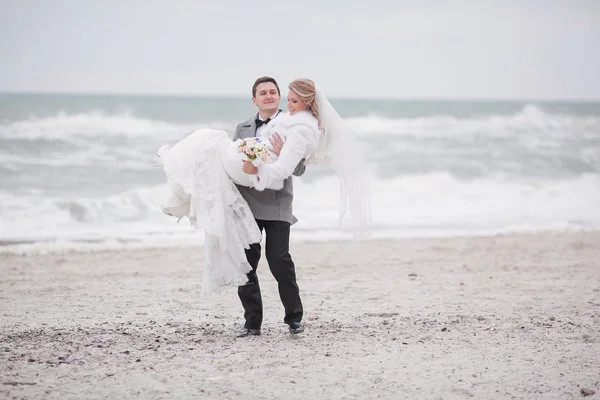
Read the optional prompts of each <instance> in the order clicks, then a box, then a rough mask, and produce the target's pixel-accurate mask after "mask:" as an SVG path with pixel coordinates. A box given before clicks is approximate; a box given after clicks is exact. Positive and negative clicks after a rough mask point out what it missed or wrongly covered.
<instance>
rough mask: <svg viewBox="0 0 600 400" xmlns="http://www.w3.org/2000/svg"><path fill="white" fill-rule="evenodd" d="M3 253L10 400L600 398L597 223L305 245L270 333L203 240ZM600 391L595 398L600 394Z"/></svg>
mask: <svg viewBox="0 0 600 400" xmlns="http://www.w3.org/2000/svg"><path fill="white" fill-rule="evenodd" d="M6 249H7V247H5V248H4V250H3V251H2V252H0V264H1V275H2V279H1V281H0V304H1V306H0V307H1V310H0V326H1V327H2V329H1V332H0V382H1V385H0V397H2V398H7V399H21V398H23V399H25V398H27V399H32V398H44V399H95V398H99V399H175V398H176V399H191V398H219V399H234V398H244V399H282V398H285V399H311V398H317V399H342V398H343V399H347V398H356V399H365V398H367V399H370V398H383V399H464V398H478V399H572V398H578V397H582V396H583V394H582V393H581V390H582V389H587V390H590V392H587V393H592V392H591V391H595V392H600V232H542V233H521V234H503V235H496V236H490V237H456V238H433V239H432V238H427V239H425V238H423V239H394V240H373V241H366V242H315V243H308V242H305V243H297V242H296V243H293V244H292V247H291V253H292V255H293V257H294V260H295V262H296V268H297V274H298V282H299V285H300V288H301V294H302V299H303V302H304V306H305V311H306V313H305V325H306V331H305V332H304V333H303V334H300V335H295V336H292V335H290V334H288V333H287V330H286V326H285V325H284V324H283V321H282V318H283V309H282V306H281V303H280V301H279V298H278V295H277V288H276V284H275V281H274V279H273V277H272V275H271V274H270V271H269V270H268V267H267V265H266V263H264V262H263V261H261V265H260V267H259V277H260V279H261V286H262V290H263V300H264V303H265V306H266V307H265V321H264V324H263V330H262V336H260V337H250V338H243V339H237V338H235V331H236V330H237V329H238V328H240V327H241V325H242V323H243V319H242V309H241V305H240V304H239V300H238V299H237V295H236V293H235V290H231V291H229V292H228V293H226V294H224V295H221V296H218V297H214V298H211V299H205V298H201V297H200V286H199V285H200V282H201V277H202V249H201V248H200V247H185V248H180V249H129V250H96V251H85V252H82V251H72V250H71V251H54V252H52V251H51V252H39V251H38V252H23V253H20V254H19V253H15V252H9V251H7V250H6ZM599 396H600V394H598V393H596V394H592V395H591V396H590V397H588V398H591V399H594V398H600V397H599Z"/></svg>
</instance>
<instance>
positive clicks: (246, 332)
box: [236, 328, 260, 337]
mask: <svg viewBox="0 0 600 400" xmlns="http://www.w3.org/2000/svg"><path fill="white" fill-rule="evenodd" d="M259 335H260V329H249V328H244V329H242V330H240V331H239V332H238V334H237V335H236V336H237V337H246V336H259Z"/></svg>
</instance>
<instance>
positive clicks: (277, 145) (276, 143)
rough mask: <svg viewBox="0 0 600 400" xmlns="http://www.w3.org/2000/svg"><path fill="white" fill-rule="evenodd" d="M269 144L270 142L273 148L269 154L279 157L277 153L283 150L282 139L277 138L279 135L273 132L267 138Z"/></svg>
mask: <svg viewBox="0 0 600 400" xmlns="http://www.w3.org/2000/svg"><path fill="white" fill-rule="evenodd" d="M269 142H271V146H273V149H272V150H271V153H274V154H276V155H277V156H279V153H281V149H282V148H283V139H281V136H279V133H277V132H274V133H273V134H272V135H271V136H270V137H269Z"/></svg>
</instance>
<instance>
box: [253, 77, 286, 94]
mask: <svg viewBox="0 0 600 400" xmlns="http://www.w3.org/2000/svg"><path fill="white" fill-rule="evenodd" d="M265 82H271V83H273V84H274V85H275V87H276V88H277V94H279V95H280V96H281V92H280V91H279V85H278V84H277V81H276V80H275V79H274V78H271V77H270V76H263V77H262V78H258V79H257V80H256V82H254V85H253V86H252V98H256V87H257V86H258V85H260V84H261V83H265Z"/></svg>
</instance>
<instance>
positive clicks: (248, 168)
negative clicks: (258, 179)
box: [242, 160, 258, 175]
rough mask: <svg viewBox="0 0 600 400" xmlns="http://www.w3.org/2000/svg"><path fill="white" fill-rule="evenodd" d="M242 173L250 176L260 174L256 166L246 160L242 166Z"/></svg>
mask: <svg viewBox="0 0 600 400" xmlns="http://www.w3.org/2000/svg"><path fill="white" fill-rule="evenodd" d="M242 171H244V172H245V173H247V174H248V175H256V174H258V168H256V167H255V166H254V164H252V163H251V162H250V161H247V160H244V165H243V166H242Z"/></svg>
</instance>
